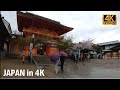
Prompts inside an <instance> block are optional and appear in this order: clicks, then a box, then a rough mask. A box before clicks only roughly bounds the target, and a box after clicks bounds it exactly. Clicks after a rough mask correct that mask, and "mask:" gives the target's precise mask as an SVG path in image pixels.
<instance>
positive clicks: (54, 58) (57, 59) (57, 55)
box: [50, 53, 61, 74]
mask: <svg viewBox="0 0 120 90" xmlns="http://www.w3.org/2000/svg"><path fill="white" fill-rule="evenodd" d="M60 57H61V54H60V53H54V54H52V56H51V57H50V61H51V62H54V63H55V72H56V74H57V73H58V66H59V63H60Z"/></svg>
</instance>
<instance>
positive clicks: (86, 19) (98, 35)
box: [7, 11, 120, 43]
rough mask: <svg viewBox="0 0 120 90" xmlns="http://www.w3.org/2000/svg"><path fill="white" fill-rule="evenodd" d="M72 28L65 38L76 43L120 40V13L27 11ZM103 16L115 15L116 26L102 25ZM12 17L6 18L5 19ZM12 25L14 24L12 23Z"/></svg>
mask: <svg viewBox="0 0 120 90" xmlns="http://www.w3.org/2000/svg"><path fill="white" fill-rule="evenodd" d="M28 12H31V13H34V14H37V15H40V16H43V17H46V18H49V19H53V20H55V21H59V22H60V23H61V24H63V25H66V26H69V27H73V28H74V29H73V30H72V31H71V32H68V33H67V34H66V36H73V37H74V39H73V42H75V43H77V42H79V41H82V40H87V39H89V38H92V39H95V40H94V41H95V43H102V42H108V41H114V40H120V11H28ZM103 14H116V15H117V25H102V15H103ZM9 17H10V18H11V17H12V16H8V17H7V18H9ZM12 18H13V17H12ZM13 24H14V23H13Z"/></svg>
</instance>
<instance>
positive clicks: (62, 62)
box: [60, 56, 65, 71]
mask: <svg viewBox="0 0 120 90" xmlns="http://www.w3.org/2000/svg"><path fill="white" fill-rule="evenodd" d="M64 61H65V57H63V56H61V57H60V62H61V71H63V66H64Z"/></svg>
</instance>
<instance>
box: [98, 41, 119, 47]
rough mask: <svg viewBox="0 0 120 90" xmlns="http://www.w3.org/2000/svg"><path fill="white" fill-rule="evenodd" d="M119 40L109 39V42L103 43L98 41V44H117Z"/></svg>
mask: <svg viewBox="0 0 120 90" xmlns="http://www.w3.org/2000/svg"><path fill="white" fill-rule="evenodd" d="M118 43H120V41H118V40H116V41H110V42H104V43H98V45H100V46H103V45H110V44H118Z"/></svg>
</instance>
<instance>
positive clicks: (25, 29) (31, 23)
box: [9, 12, 73, 56]
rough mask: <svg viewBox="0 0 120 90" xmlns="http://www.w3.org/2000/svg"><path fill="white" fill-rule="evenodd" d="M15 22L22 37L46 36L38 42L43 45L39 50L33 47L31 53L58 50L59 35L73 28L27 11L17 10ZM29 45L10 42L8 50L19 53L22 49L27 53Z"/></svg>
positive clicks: (50, 52) (47, 52)
mask: <svg viewBox="0 0 120 90" xmlns="http://www.w3.org/2000/svg"><path fill="white" fill-rule="evenodd" d="M17 22H18V30H19V32H22V33H23V37H28V36H30V37H31V36H32V35H34V36H35V38H36V39H37V38H38V37H40V38H41V39H42V37H41V36H43V37H48V38H47V39H44V42H45V44H43V43H39V44H38V45H43V46H42V47H41V48H42V49H41V50H38V48H37V47H34V49H33V50H32V52H33V54H34V55H35V54H39V51H40V52H41V51H43V52H42V53H41V54H45V55H48V56H50V55H51V54H53V53H56V52H59V47H58V42H59V40H60V39H61V35H62V34H65V33H67V32H69V31H71V30H72V29H73V28H71V27H67V26H64V25H62V24H60V22H57V21H54V20H51V19H48V18H45V17H42V16H38V15H35V14H32V13H29V12H26V13H23V12H17ZM49 38H52V39H49ZM29 46H30V45H29V44H27V45H24V46H22V45H20V44H19V43H14V42H11V44H10V47H11V48H10V50H9V51H10V52H16V53H21V52H22V51H23V49H24V50H25V53H26V54H29V50H30V49H29V48H30V47H29Z"/></svg>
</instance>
